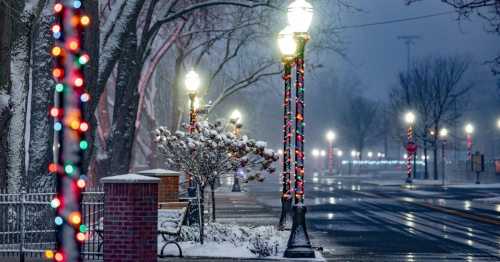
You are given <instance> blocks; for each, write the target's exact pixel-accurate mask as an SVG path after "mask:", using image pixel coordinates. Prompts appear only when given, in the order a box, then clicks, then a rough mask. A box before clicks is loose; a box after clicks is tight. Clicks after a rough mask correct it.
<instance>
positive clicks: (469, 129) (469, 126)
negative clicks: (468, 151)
mask: <svg viewBox="0 0 500 262" xmlns="http://www.w3.org/2000/svg"><path fill="white" fill-rule="evenodd" d="M464 129H465V133H466V134H467V135H472V133H474V126H473V125H472V124H471V123H467V124H466V125H465V127H464Z"/></svg>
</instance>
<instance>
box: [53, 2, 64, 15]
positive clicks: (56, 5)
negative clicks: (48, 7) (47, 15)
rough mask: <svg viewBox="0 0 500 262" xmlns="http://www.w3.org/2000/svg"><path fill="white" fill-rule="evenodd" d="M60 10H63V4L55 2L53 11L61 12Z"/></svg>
mask: <svg viewBox="0 0 500 262" xmlns="http://www.w3.org/2000/svg"><path fill="white" fill-rule="evenodd" d="M62 10H63V5H62V4H61V3H57V4H55V5H54V11H55V12H56V13H59V12H61V11H62Z"/></svg>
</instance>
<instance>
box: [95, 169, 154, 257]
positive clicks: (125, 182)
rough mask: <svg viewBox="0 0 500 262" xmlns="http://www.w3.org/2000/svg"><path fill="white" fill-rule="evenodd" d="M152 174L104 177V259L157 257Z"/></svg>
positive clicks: (102, 180) (102, 181)
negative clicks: (150, 175) (149, 175)
mask: <svg viewBox="0 0 500 262" xmlns="http://www.w3.org/2000/svg"><path fill="white" fill-rule="evenodd" d="M159 182H160V179H158V178H154V177H147V176H141V175H136V174H127V175H119V176H111V177H105V178H102V179H101V183H103V184H104V193H105V198H104V207H105V209H104V234H103V235H104V249H103V251H104V261H106V262H108V261H131V262H132V261H157V248H158V247H157V242H158V238H157V231H158V183H159Z"/></svg>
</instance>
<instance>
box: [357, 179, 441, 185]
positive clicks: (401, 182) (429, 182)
mask: <svg viewBox="0 0 500 262" xmlns="http://www.w3.org/2000/svg"><path fill="white" fill-rule="evenodd" d="M366 183H369V184H374V185H379V186H400V185H404V184H406V183H405V180H404V179H397V180H395V179H390V180H388V179H370V180H367V181H366ZM441 183H442V182H441V181H440V180H421V179H413V184H414V185H441Z"/></svg>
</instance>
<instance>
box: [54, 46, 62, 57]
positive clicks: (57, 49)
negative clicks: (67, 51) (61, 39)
mask: <svg viewBox="0 0 500 262" xmlns="http://www.w3.org/2000/svg"><path fill="white" fill-rule="evenodd" d="M61 52H62V49H61V48H60V47H58V46H54V47H53V48H52V51H51V53H52V55H53V56H60V55H61Z"/></svg>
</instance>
